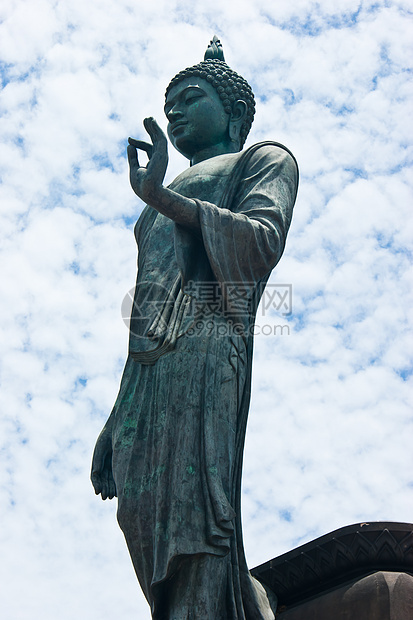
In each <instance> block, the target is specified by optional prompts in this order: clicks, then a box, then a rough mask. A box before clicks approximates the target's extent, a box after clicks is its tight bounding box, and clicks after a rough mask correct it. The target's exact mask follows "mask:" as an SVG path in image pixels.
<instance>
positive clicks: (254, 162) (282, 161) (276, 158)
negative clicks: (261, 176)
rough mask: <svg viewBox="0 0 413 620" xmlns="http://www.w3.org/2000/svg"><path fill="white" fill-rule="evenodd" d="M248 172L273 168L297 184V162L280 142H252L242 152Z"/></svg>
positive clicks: (252, 172)
mask: <svg viewBox="0 0 413 620" xmlns="http://www.w3.org/2000/svg"><path fill="white" fill-rule="evenodd" d="M242 158H243V159H244V166H246V168H247V169H248V173H250V174H254V173H258V172H259V171H260V170H268V169H269V168H275V169H276V171H277V172H278V173H279V174H283V175H285V176H288V177H290V178H291V179H294V182H295V184H296V186H298V174H299V173H298V164H297V160H296V158H295V157H294V155H293V154H292V152H291V151H290V150H289V149H288V148H287V147H286V146H284V145H283V144H281V143H280V142H275V141H272V140H266V141H264V142H258V143H256V144H253V145H252V146H250V147H249V148H247V149H245V151H243V152H242Z"/></svg>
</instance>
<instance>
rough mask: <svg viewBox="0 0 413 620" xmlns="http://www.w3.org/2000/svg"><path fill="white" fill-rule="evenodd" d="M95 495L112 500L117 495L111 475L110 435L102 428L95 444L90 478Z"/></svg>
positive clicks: (109, 432)
mask: <svg viewBox="0 0 413 620" xmlns="http://www.w3.org/2000/svg"><path fill="white" fill-rule="evenodd" d="M90 479H91V480H92V484H93V488H94V489H95V493H96V495H99V493H100V494H101V496H102V499H107V498H109V499H112V498H113V497H115V496H116V495H117V493H116V485H115V481H114V479H113V473H112V433H111V431H109V430H108V429H107V428H104V429H103V431H102V432H101V434H100V435H99V438H98V440H97V442H96V446H95V451H94V453H93V460H92V473H91V476H90Z"/></svg>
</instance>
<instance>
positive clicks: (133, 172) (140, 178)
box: [128, 117, 168, 203]
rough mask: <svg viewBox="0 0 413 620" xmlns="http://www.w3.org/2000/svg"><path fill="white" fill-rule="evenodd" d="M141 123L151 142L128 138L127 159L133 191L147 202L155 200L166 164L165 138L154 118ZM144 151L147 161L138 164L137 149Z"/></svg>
mask: <svg viewBox="0 0 413 620" xmlns="http://www.w3.org/2000/svg"><path fill="white" fill-rule="evenodd" d="M143 125H144V127H145V129H146V131H147V132H148V134H149V137H150V138H151V140H152V144H149V143H148V142H143V141H141V140H135V139H133V138H129V140H128V142H129V145H128V161H129V174H130V184H131V186H132V189H133V191H134V192H135V194H136V195H137V196H139V198H141V200H143V201H144V202H147V203H151V202H152V203H153V202H154V201H156V198H157V195H158V194H159V191H160V190H161V189H162V183H163V180H164V178H165V173H166V168H167V166H168V146H167V139H166V136H165V134H164V132H163V131H162V129H161V128H160V127H159V125H158V123H157V122H156V121H155V119H154V118H152V117H150V118H145V120H144V121H143ZM137 149H140V150H141V151H145V152H146V154H147V155H148V158H149V161H148V163H147V165H146V166H140V165H139V160H138V151H137Z"/></svg>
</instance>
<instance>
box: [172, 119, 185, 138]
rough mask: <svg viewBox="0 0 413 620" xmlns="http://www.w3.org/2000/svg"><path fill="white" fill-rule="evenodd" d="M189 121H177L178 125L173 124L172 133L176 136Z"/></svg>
mask: <svg viewBox="0 0 413 620" xmlns="http://www.w3.org/2000/svg"><path fill="white" fill-rule="evenodd" d="M187 124H188V121H176V123H171V126H170V132H171V133H172V134H173V135H175V131H176V130H177V129H179V128H180V127H183V126H184V125H187Z"/></svg>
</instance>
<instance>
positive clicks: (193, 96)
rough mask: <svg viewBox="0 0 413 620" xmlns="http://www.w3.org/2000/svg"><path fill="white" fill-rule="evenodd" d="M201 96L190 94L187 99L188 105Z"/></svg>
mask: <svg viewBox="0 0 413 620" xmlns="http://www.w3.org/2000/svg"><path fill="white" fill-rule="evenodd" d="M199 98H200V95H189V96H188V97H187V98H186V99H185V103H186V104H187V105H188V104H189V105H191V103H193V102H194V101H196V100H197V99H199Z"/></svg>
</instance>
